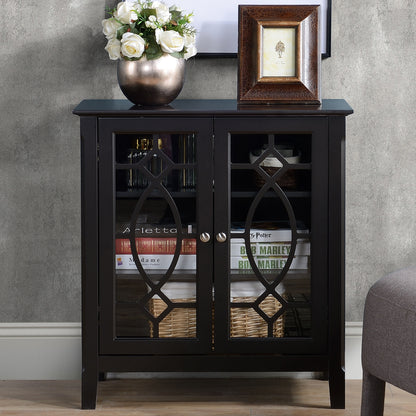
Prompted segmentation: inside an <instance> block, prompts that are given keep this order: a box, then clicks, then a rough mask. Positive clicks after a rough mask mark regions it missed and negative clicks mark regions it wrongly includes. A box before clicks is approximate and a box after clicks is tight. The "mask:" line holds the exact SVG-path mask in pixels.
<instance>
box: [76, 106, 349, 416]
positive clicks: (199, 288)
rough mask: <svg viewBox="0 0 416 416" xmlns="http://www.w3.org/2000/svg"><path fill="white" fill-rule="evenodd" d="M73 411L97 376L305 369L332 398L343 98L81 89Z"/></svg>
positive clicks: (90, 401) (339, 391)
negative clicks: (167, 96) (313, 102)
mask: <svg viewBox="0 0 416 416" xmlns="http://www.w3.org/2000/svg"><path fill="white" fill-rule="evenodd" d="M74 113H75V114H77V115H79V116H80V117H81V165H82V290H83V292H82V293H83V295H82V305H83V306H82V357H83V358H82V359H83V373H82V407H83V408H85V409H87V408H88V409H90V408H94V407H95V403H96V394H97V382H98V379H99V377H100V375H102V374H105V373H107V372H138V371H144V372H145V371H180V372H182V371H183V372H187V371H194V372H204V371H224V372H236V371H244V372H247V371H248V372H250V371H256V372H263V371H316V372H323V373H324V374H326V375H327V376H328V380H329V386H330V403H331V406H332V407H333V408H343V407H344V368H343V366H344V364H343V348H344V142H345V118H346V116H347V115H348V114H351V113H352V110H351V108H350V107H349V106H348V104H347V103H346V102H345V101H343V100H324V101H323V103H322V105H321V106H319V107H314V106H286V107H284V106H264V107H263V106H243V107H238V105H237V104H236V102H235V101H233V100H178V101H175V102H173V103H172V104H171V105H170V106H167V107H163V108H143V107H136V106H132V105H131V103H129V102H128V101H125V100H85V101H83V102H81V103H80V104H79V105H78V106H77V107H76V109H75V110H74Z"/></svg>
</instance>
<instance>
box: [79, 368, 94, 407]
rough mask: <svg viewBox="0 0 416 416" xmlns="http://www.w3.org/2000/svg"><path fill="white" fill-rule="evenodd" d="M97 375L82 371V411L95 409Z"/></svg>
mask: <svg viewBox="0 0 416 416" xmlns="http://www.w3.org/2000/svg"><path fill="white" fill-rule="evenodd" d="M97 384H98V377H97V374H96V373H95V374H94V373H93V372H89V373H88V372H87V371H85V369H84V371H83V373H82V403H81V408H82V409H95V405H96V402H97Z"/></svg>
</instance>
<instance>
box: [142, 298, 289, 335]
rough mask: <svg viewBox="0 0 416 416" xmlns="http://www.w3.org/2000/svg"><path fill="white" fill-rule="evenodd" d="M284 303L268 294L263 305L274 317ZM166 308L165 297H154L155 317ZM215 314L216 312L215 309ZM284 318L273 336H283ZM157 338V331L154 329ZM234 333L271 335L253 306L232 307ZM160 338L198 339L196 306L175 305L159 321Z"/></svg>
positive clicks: (151, 303) (181, 300)
mask: <svg viewBox="0 0 416 416" xmlns="http://www.w3.org/2000/svg"><path fill="white" fill-rule="evenodd" d="M256 299H257V298H256V297H237V298H232V302H239V303H241V302H244V303H251V302H254V301H255V300H256ZM175 301H177V302H195V299H175ZM281 307H282V305H281V304H280V302H279V301H278V300H277V299H276V298H274V297H273V296H268V297H267V298H266V299H264V300H263V302H262V303H261V304H260V308H261V309H262V310H263V311H264V312H265V314H266V315H268V316H273V315H274V314H275V313H276V312H277V311H278V310H279V309H280V308H281ZM165 309H166V304H165V302H163V300H161V299H151V301H150V312H151V313H152V314H153V316H159V315H160V314H161V313H162V312H163V311H164V310H165ZM213 314H214V311H213ZM283 332H284V320H283V315H281V316H279V318H278V319H277V320H276V321H275V323H274V326H273V336H274V337H276V338H281V337H283ZM150 336H151V337H153V336H154V335H153V330H152V329H151V331H150ZM230 336H231V337H232V338H236V337H254V338H265V337H267V323H266V322H265V320H264V319H263V318H262V317H261V316H260V315H259V314H258V313H257V312H256V311H255V310H254V309H253V308H231V328H230ZM159 337H160V338H195V337H196V309H195V308H174V309H173V310H172V311H171V312H170V313H169V314H168V315H167V316H166V317H165V318H164V319H162V321H161V322H160V323H159Z"/></svg>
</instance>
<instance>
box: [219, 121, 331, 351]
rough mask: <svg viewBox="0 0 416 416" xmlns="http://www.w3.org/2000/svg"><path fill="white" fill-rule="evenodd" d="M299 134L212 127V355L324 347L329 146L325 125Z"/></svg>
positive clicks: (289, 129) (251, 124)
mask: <svg viewBox="0 0 416 416" xmlns="http://www.w3.org/2000/svg"><path fill="white" fill-rule="evenodd" d="M305 125H307V127H306V128H305V127H304V126H305ZM302 126H303V127H302V130H301V131H300V129H299V127H298V125H297V123H296V121H295V120H291V119H290V118H287V119H274V120H273V119H255V118H253V119H250V120H234V121H231V120H229V119H228V120H227V121H226V122H223V121H222V120H217V121H216V142H215V163H216V165H215V214H216V222H215V228H216V229H215V235H216V236H217V237H222V238H217V240H216V241H215V257H214V258H215V271H214V273H215V275H214V288H215V290H214V292H215V295H214V297H215V318H216V320H215V349H216V350H217V351H226V352H231V351H240V352H244V351H245V352H255V351H257V352H259V351H262V352H287V353H299V352H310V353H314V352H315V353H316V352H319V351H321V352H322V349H323V348H324V345H325V339H326V338H325V337H326V328H325V322H326V315H325V314H326V310H325V306H324V305H325V304H326V296H327V272H326V268H327V264H326V263H327V254H326V253H327V245H326V240H327V239H326V232H327V230H326V227H327V225H326V224H327V198H328V196H327V157H328V156H327V154H326V153H325V148H326V145H327V143H326V141H327V140H328V139H327V133H326V121H325V120H319V121H316V119H315V120H312V119H311V120H310V122H309V123H303V124H302ZM224 195H226V197H223V196H224ZM322 300H324V301H322ZM254 340H261V342H255V343H254V342H253V341H254Z"/></svg>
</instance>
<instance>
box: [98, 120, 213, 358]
mask: <svg viewBox="0 0 416 416" xmlns="http://www.w3.org/2000/svg"><path fill="white" fill-rule="evenodd" d="M100 129H102V130H101V134H100V137H101V138H102V142H100V144H99V146H100V148H99V189H100V209H101V212H100V215H99V218H100V224H99V229H100V241H101V242H102V247H100V258H101V259H102V260H101V262H100V297H99V299H100V302H101V304H100V306H101V305H102V307H101V317H100V318H101V321H102V322H103V325H102V326H101V337H102V344H101V345H102V349H103V351H102V353H126V354H127V353H137V352H139V351H140V352H141V353H146V352H147V353H158V352H160V353H162V352H163V353H175V351H177V352H178V353H184V352H195V353H196V352H201V351H209V350H211V327H212V323H211V310H212V266H211V264H212V261H211V259H212V241H210V239H208V240H207V241H202V240H201V239H200V238H199V235H200V234H203V233H205V234H206V235H211V233H212V230H211V229H212V191H211V189H212V150H211V148H212V134H211V130H210V129H211V125H210V123H209V121H207V120H206V119H180V120H178V119H167V118H166V119H159V118H155V119H149V118H147V119H145V120H135V119H122V120H120V119H105V120H101V121H100ZM202 207H203V208H202ZM200 212H203V215H200V214H198V213H200Z"/></svg>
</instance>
